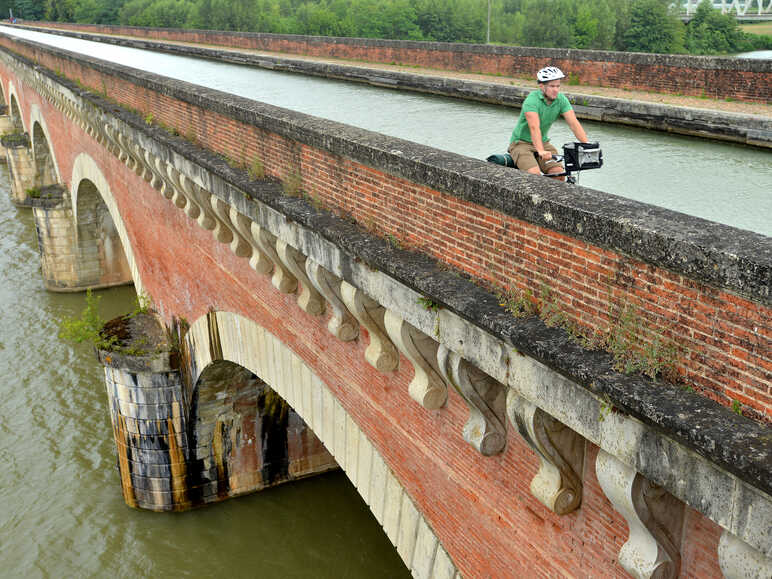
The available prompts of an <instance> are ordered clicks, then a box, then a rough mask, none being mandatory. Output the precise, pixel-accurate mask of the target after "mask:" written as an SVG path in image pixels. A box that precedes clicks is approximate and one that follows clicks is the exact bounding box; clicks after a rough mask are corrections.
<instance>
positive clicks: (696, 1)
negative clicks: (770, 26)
mask: <svg viewBox="0 0 772 579" xmlns="http://www.w3.org/2000/svg"><path fill="white" fill-rule="evenodd" d="M701 2H702V0H686V1H685V2H683V3H682V4H681V20H684V21H686V22H688V21H689V20H691V19H692V18H694V15H695V14H696V13H697V7H698V6H699V5H700V3H701ZM713 8H715V9H716V10H721V13H722V14H734V15H735V16H736V17H737V18H738V19H739V20H772V0H767V1H766V4H765V1H764V0H732V1H731V2H727V1H726V0H714V1H713Z"/></svg>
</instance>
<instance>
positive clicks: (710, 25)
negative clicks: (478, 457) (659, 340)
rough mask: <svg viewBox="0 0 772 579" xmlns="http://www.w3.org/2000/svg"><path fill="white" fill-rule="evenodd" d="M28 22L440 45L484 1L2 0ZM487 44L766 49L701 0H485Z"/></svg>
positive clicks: (765, 39)
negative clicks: (686, 8)
mask: <svg viewBox="0 0 772 579" xmlns="http://www.w3.org/2000/svg"><path fill="white" fill-rule="evenodd" d="M9 9H12V10H13V14H14V16H16V17H17V18H23V19H28V20H55V21H67V22H84V23H93V24H128V25H133V26H153V27H174V28H200V29H212V30H235V31H250V32H275V33H283V34H309V35H322V36H349V37H365V38H394V39H405V40H431V41H442V42H474V43H482V42H485V40H486V30H487V17H488V1H487V0H43V1H40V0H0V14H3V15H7V14H8V10H9ZM490 37H491V42H495V43H502V44H513V45H520V46H542V47H560V48H584V49H600V50H622V51H640V52H659V53H691V54H722V53H733V52H743V51H748V50H756V49H766V48H772V37H770V36H758V35H751V34H747V33H745V32H743V31H742V30H740V28H739V26H738V23H737V21H736V19H735V18H734V17H733V16H731V15H722V14H721V13H720V11H717V10H714V9H713V8H712V6H711V4H710V2H709V0H705V1H704V2H703V3H702V4H701V5H700V6H699V8H698V10H697V14H696V16H695V18H694V19H692V20H691V22H689V23H688V24H684V23H682V22H681V21H680V20H679V19H678V17H677V14H676V12H675V9H674V8H673V6H672V4H671V0H491V19H490Z"/></svg>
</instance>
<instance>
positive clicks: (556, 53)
mask: <svg viewBox="0 0 772 579" xmlns="http://www.w3.org/2000/svg"><path fill="white" fill-rule="evenodd" d="M35 25H36V26H47V27H51V28H59V29H68V30H78V31H82V32H88V33H99V34H119V35H125V36H136V37H141V38H152V39H155V40H173V41H181V42H195V43H200V44H209V45H214V46H230V47H236V48H246V49H255V50H266V51H271V52H283V53H289V54H301V55H309V56H320V57H325V56H327V57H330V56H331V57H335V58H344V59H351V60H362V61H367V62H380V63H393V62H396V63H402V64H409V65H416V66H422V67H427V68H435V69H442V70H452V71H460V72H478V73H484V74H502V75H514V76H527V77H529V78H530V77H533V75H534V73H535V71H536V70H538V69H539V68H541V67H543V66H546V65H548V64H551V65H554V66H559V67H561V68H562V69H563V70H564V71H566V73H567V74H568V73H570V74H571V75H574V76H575V77H576V78H578V80H579V81H580V82H581V83H582V84H590V85H597V86H609V87H616V88H625V89H632V90H651V91H655V92H663V93H677V94H685V95H695V96H706V97H711V98H717V99H724V98H732V99H736V100H746V101H756V102H766V103H770V102H772V90H771V89H770V87H772V70H770V67H769V66H765V65H763V64H762V63H761V62H756V63H751V64H750V65H745V64H739V61H738V60H737V59H732V58H706V57H689V56H671V55H655V54H632V53H619V52H603V51H583V50H570V51H569V50H563V49H537V48H522V47H487V46H485V45H463V44H447V43H429V42H404V41H382V40H367V39H347V38H327V37H311V36H290V35H272V34H244V33H233V32H218V31H204V30H181V29H164V28H141V27H134V26H107V25H90V24H72V23H61V22H46V23H35Z"/></svg>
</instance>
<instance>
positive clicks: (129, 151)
mask: <svg viewBox="0 0 772 579" xmlns="http://www.w3.org/2000/svg"><path fill="white" fill-rule="evenodd" d="M116 137H117V138H118V142H119V143H120V144H121V149H123V152H124V153H125V154H126V161H125V164H126V166H127V167H128V168H129V169H130V170H131V171H134V173H136V174H137V175H141V174H142V167H141V163H140V162H139V161H138V160H137V158H136V156H135V154H134V144H133V143H132V142H131V141H129V140H128V139H127V138H126V135H124V134H123V133H120V132H119V133H117V134H116Z"/></svg>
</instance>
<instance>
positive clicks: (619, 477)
mask: <svg viewBox="0 0 772 579" xmlns="http://www.w3.org/2000/svg"><path fill="white" fill-rule="evenodd" d="M595 470H596V473H597V475H598V482H599V483H600V486H601V488H602V489H603V492H604V493H605V494H606V497H607V498H608V500H609V501H611V504H612V505H614V508H615V509H616V510H617V511H619V513H620V514H621V515H622V516H623V517H624V518H625V520H626V521H627V525H628V527H629V529H630V536H629V538H628V539H627V542H626V543H625V544H624V545H622V549H621V550H620V551H619V563H620V564H621V565H622V567H624V568H625V570H626V571H627V572H628V573H630V574H631V575H633V577H638V578H640V579H644V578H645V579H648V578H650V577H656V578H657V579H674V578H675V577H677V576H678V573H679V570H680V568H681V552H680V545H681V532H682V527H683V519H684V504H683V503H682V502H681V501H679V500H678V499H676V498H675V497H674V496H673V495H671V494H670V493H669V492H667V491H666V490H665V489H664V488H662V487H660V486H659V485H656V484H654V483H652V482H651V481H649V480H648V479H647V478H646V477H644V476H642V475H640V474H639V473H637V472H636V471H635V469H633V468H632V467H629V466H627V465H626V464H624V463H623V462H621V461H620V460H619V459H617V458H616V457H615V456H612V455H611V454H609V453H607V452H606V451H604V450H602V449H601V450H600V451H599V452H598V458H597V461H596V463H595Z"/></svg>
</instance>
